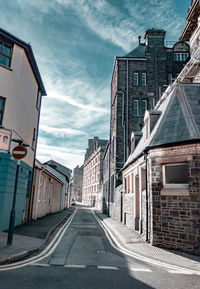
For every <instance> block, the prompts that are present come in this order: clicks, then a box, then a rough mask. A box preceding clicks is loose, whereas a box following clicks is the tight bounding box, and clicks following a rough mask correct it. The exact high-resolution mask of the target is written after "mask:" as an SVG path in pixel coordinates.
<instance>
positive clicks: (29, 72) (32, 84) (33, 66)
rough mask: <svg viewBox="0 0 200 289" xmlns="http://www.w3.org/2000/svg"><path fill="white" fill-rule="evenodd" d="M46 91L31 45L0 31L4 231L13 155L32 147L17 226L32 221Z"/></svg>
mask: <svg viewBox="0 0 200 289" xmlns="http://www.w3.org/2000/svg"><path fill="white" fill-rule="evenodd" d="M43 95H46V91H45V88H44V85H43V82H42V79H41V76H40V73H39V70H38V66H37V63H36V61H35V57H34V55H33V51H32V48H31V46H30V44H29V43H26V42H24V41H23V40H21V39H19V38H17V37H16V36H14V35H12V34H10V33H9V32H7V31H5V30H4V29H2V28H0V127H1V128H0V175H1V178H0V231H2V230H6V229H8V225H9V216H10V211H11V206H12V200H13V192H14V184H15V175H16V165H17V161H16V160H13V158H12V156H11V153H12V150H13V148H14V147H15V146H17V145H18V144H17V143H16V142H14V141H12V139H18V140H22V141H23V142H24V143H26V144H28V145H29V147H28V148H27V150H28V153H27V155H26V157H25V158H23V159H22V160H21V164H20V174H19V181H18V190H17V200H16V216H15V225H19V224H21V223H23V222H24V221H26V220H28V217H29V205H30V199H31V183H32V174H33V167H34V161H35V153H36V146H37V137H38V125H39V116H40V107H41V98H42V96H43Z"/></svg>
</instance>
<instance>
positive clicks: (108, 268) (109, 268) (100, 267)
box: [97, 266, 119, 270]
mask: <svg viewBox="0 0 200 289" xmlns="http://www.w3.org/2000/svg"><path fill="white" fill-rule="evenodd" d="M97 268H98V269H104V270H119V268H118V267H112V266H97Z"/></svg>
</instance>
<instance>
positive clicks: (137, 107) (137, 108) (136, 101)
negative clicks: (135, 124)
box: [133, 99, 139, 117]
mask: <svg viewBox="0 0 200 289" xmlns="http://www.w3.org/2000/svg"><path fill="white" fill-rule="evenodd" d="M136 103H137V106H135V104H136ZM135 109H136V110H137V113H135ZM133 115H134V116H136V117H138V116H139V100H138V99H134V100H133Z"/></svg>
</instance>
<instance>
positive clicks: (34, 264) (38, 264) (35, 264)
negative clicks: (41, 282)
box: [30, 263, 50, 267]
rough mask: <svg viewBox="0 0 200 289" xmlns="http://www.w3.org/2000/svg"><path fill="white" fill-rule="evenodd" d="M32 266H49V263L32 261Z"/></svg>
mask: <svg viewBox="0 0 200 289" xmlns="http://www.w3.org/2000/svg"><path fill="white" fill-rule="evenodd" d="M30 266H38V267H49V266H50V265H49V264H42V263H32V264H30Z"/></svg>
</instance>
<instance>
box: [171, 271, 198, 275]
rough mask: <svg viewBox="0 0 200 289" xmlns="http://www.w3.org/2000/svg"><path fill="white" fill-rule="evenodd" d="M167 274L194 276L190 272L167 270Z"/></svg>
mask: <svg viewBox="0 0 200 289" xmlns="http://www.w3.org/2000/svg"><path fill="white" fill-rule="evenodd" d="M167 272H168V273H171V274H184V275H193V273H192V272H188V271H185V270H167Z"/></svg>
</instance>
